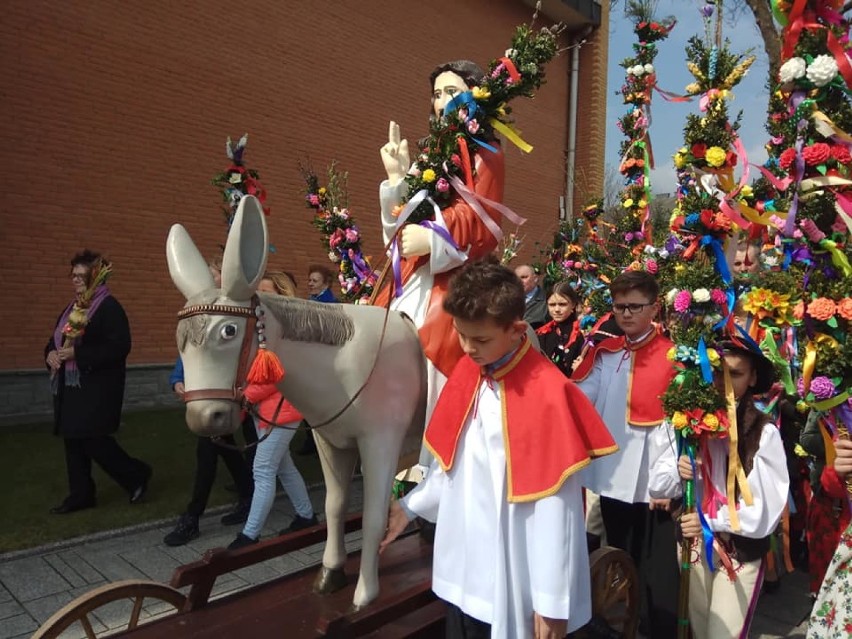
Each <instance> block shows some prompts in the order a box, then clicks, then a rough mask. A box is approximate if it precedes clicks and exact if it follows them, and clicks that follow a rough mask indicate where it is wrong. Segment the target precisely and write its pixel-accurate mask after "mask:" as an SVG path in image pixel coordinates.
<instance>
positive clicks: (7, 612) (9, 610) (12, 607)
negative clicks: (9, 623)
mask: <svg viewBox="0 0 852 639" xmlns="http://www.w3.org/2000/svg"><path fill="white" fill-rule="evenodd" d="M22 612H26V611H25V610H24V608H23V607H22V606H21V604H19V603H18V602H17V601H4V602H3V603H0V622H2V621H3V619H8V618H9V617H14V616H16V615H19V614H21V613H22Z"/></svg>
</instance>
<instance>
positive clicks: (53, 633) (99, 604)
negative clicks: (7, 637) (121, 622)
mask: <svg viewBox="0 0 852 639" xmlns="http://www.w3.org/2000/svg"><path fill="white" fill-rule="evenodd" d="M124 599H130V600H132V601H133V608H132V609H131V611H130V618H129V619H128V621H127V629H128V630H130V629H131V628H135V627H136V626H138V625H139V616H140V614H141V612H142V602H143V601H145V599H154V600H157V601H164V602H166V603H167V604H170V605H172V606H174V608H176V609H177V610H181V609H182V608H183V606H184V603H185V602H186V597H185V596H184V595H183V593H181V591H180V590H175V589H174V588H171V587H170V586H167V585H165V584H161V583H159V582H157V581H143V580H138V579H129V580H127V581H116V582H114V583H111V584H107V585H105V586H101V587H100V588H95V589H94V590H92V591H90V592H87V593H86V594H84V595H80V596H79V597H77V598H76V599H75V600H74V601H71V602H69V603H68V604H66V605H65V606H64V607H63V608H62V609H61V610H59V611H57V612H56V613H55V614H54V615H53V616H52V617H51V618H50V619H48V620H47V621H45V622H44V623H43V624H42V625H41V627H40V628H39V629H38V630H37V631H36V633H35V634H34V635H33V636H32V637H31V639H55V638H56V637H59V635H61V634H62V633H63V632H64V631H65V630H66V629H68V628H69V627H71V626H73V625H74V624H75V623H77V622H80V625H81V626H82V627H83V630H84V631H85V633H86V637H87V638H88V639H95V636H96V635H95V631H94V629H93V628H92V622H91V621H90V620H89V615H90V614H92V613H93V612H95V611H96V610H98V609H99V608H103V607H104V606H107V605H109V604H111V603H115V602H117V601H122V600H124Z"/></svg>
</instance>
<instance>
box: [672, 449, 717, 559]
mask: <svg viewBox="0 0 852 639" xmlns="http://www.w3.org/2000/svg"><path fill="white" fill-rule="evenodd" d="M678 439H679V441H680V442H681V451H678V457H680V455H681V453H682V452H683V451H682V449H683V448H686V453H687V455H688V456H689V465H690V466H692V481H693V482H694V486H695V489H694V494H695V512H697V513H698V521H699V522H700V523H701V537H702V540H703V541H704V558H705V559H706V560H707V567H708V568H710V572H713V571H714V570H716V567H715V566H714V565H713V531H712V530H710V524H708V523H707V518H706V517H704V512H703V511H702V510H701V496H700V495H699V494H698V486H699V483H698V469H697V468H696V465H695V453H694V452H693V449H692V448H691V447H689V446H683V445H682V442H683V439H684V438H683V437H679V438H678Z"/></svg>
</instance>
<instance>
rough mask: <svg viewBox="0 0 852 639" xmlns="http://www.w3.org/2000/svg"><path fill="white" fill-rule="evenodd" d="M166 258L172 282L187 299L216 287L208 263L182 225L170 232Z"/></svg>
mask: <svg viewBox="0 0 852 639" xmlns="http://www.w3.org/2000/svg"><path fill="white" fill-rule="evenodd" d="M166 258H167V259H168V261H169V274H170V275H171V276H172V281H173V282H174V283H175V286H177V288H178V290H179V291H180V292H181V293H183V296H184V297H185V298H186V299H189V298H190V297H194V296H195V295H197V294H198V293H200V292H201V291H206V290H207V289H209V288H213V287H214V286H215V284H214V282H213V275H211V273H210V269H209V268H208V267H207V262H205V261H204V258H203V257H201V253H199V252H198V249H197V248H196V246H195V243H194V242H193V241H192V238H191V237H189V233H187V232H186V229H185V228H183V227H182V226H181V225H180V224H175V225H173V226H172V228H171V230H170V231H169V238H168V239H167V240H166Z"/></svg>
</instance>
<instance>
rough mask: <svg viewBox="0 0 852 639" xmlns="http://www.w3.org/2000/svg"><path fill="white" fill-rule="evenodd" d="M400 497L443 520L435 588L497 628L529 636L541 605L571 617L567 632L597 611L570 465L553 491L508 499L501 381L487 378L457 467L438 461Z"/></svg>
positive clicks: (505, 634) (499, 638)
mask: <svg viewBox="0 0 852 639" xmlns="http://www.w3.org/2000/svg"><path fill="white" fill-rule="evenodd" d="M595 463H600V462H599V461H596V462H595ZM403 507H404V508H405V509H406V510H408V511H410V512H413V513H415V514H417V515H419V516H421V517H423V518H425V519H428V520H429V521H433V522H436V524H437V526H436V530H435V546H434V559H433V568H432V589H433V590H434V591H435V593H436V594H437V595H438V596H439V597H440V598H441V599H444V600H445V601H448V602H450V603H452V604H454V605H456V606H458V607H459V608H461V610H462V611H463V612H465V613H466V614H468V615H470V616H471V617H474V618H476V619H479V620H480V621H484V622H486V623H490V624H491V636H492V637H493V638H495V639H503V638H507V639H508V638H513V639H526V638H527V637H532V636H533V614H534V612H538V613H539V614H540V615H542V616H544V617H550V618H553V619H567V620H568V631H569V632H573V631H574V630H577V629H578V628H580V627H581V626H583V625H585V624H586V623H587V622H588V621H589V619H590V618H591V614H592V605H591V593H590V588H591V585H590V573H589V556H588V551H587V549H586V536H585V530H584V526H583V503H582V498H581V487H580V482H579V480H578V479H577V476H576V475H573V476H571V477H569V478H568V479H566V480H565V482H564V483H563V485H562V487H561V489H560V490H559V491H558V492H557V493H556V494H555V495H553V496H550V497H545V498H543V499H539V500H538V501H534V502H525V503H509V502H508V501H507V497H506V451H505V447H504V441H503V415H502V406H501V401H500V393H499V387H498V386H497V385H496V384H493V388H492V387H490V386H489V384H488V383H487V382H485V381H483V383H482V384H481V386H480V388H479V395H478V400H477V403H476V410H475V411H474V410H471V413H470V415H469V416H468V419H467V422H466V424H465V426H464V429H463V431H462V435H461V438H460V440H459V444H458V450H457V452H456V460H455V463H454V466H453V468H452V469H451V470H450V471H449V473H445V472H444V471H443V470H441V468H440V467H439V466H438V464H437V463H435V464H434V465H433V466H432V467H431V469H430V472H429V474H428V475H427V477H426V479H425V481H423V482H422V483H421V484H419V485H418V486H417V487H416V488H415V489H414V490H412V492H411V493H409V494H408V495H406V496H405V498H404V499H403Z"/></svg>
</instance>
